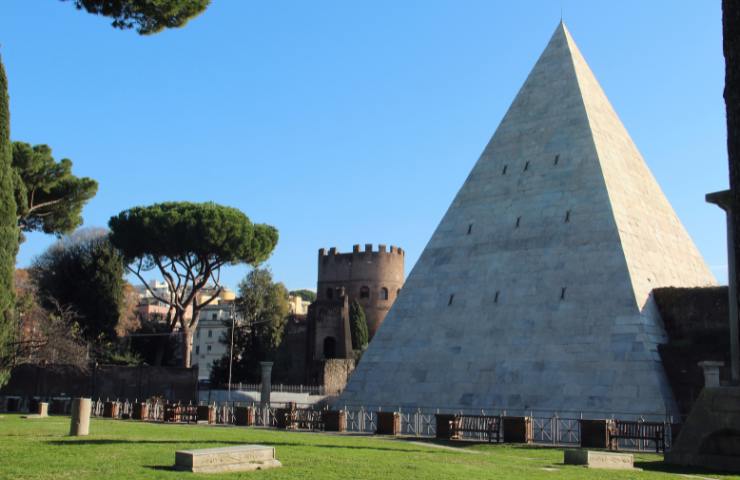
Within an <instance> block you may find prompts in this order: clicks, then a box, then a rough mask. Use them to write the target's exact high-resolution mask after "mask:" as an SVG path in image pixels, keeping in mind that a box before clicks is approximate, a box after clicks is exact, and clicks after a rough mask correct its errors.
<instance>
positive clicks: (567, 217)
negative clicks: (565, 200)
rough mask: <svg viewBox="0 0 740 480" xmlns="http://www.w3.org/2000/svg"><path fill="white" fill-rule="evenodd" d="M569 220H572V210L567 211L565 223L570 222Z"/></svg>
mask: <svg viewBox="0 0 740 480" xmlns="http://www.w3.org/2000/svg"><path fill="white" fill-rule="evenodd" d="M568 222H570V210H568V211H567V212H565V223H568Z"/></svg>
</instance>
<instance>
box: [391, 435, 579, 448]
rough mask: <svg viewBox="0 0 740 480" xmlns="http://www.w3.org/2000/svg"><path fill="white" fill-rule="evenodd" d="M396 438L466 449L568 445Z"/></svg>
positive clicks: (558, 446) (557, 446)
mask: <svg viewBox="0 0 740 480" xmlns="http://www.w3.org/2000/svg"><path fill="white" fill-rule="evenodd" d="M398 440H409V441H412V442H414V443H429V444H432V445H439V446H443V447H453V448H459V449H467V448H472V447H480V446H491V447H506V448H509V449H515V450H552V449H553V448H556V449H558V448H559V449H563V448H568V447H563V446H562V445H534V444H526V443H503V442H502V443H496V442H487V441H485V440H481V441H478V440H445V439H440V438H423V437H422V438H413V437H399V438H398Z"/></svg>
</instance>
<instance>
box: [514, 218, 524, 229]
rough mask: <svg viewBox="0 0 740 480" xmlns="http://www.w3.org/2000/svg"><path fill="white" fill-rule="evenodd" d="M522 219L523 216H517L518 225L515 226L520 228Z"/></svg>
mask: <svg viewBox="0 0 740 480" xmlns="http://www.w3.org/2000/svg"><path fill="white" fill-rule="evenodd" d="M521 221H522V217H516V226H515V227H514V228H519V224H520V223H521Z"/></svg>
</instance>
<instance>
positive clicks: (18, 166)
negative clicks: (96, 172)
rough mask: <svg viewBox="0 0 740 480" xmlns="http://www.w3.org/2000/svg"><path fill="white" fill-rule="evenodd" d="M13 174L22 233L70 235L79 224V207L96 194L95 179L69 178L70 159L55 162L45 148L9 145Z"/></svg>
mask: <svg viewBox="0 0 740 480" xmlns="http://www.w3.org/2000/svg"><path fill="white" fill-rule="evenodd" d="M13 174H14V178H13V184H14V185H13V187H14V190H15V201H16V207H17V219H18V226H19V227H20V229H21V231H22V232H32V231H41V232H44V233H51V234H55V235H62V234H65V233H70V232H72V231H73V230H74V229H75V228H77V227H78V226H80V225H81V224H82V215H81V213H82V207H83V206H84V205H85V203H87V201H88V200H90V199H91V198H92V197H94V196H95V193H96V192H97V191H98V183H97V182H96V181H95V180H92V179H90V178H87V177H82V178H78V177H75V176H74V175H72V161H71V160H69V159H67V158H64V159H62V160H60V161H59V162H56V161H55V160H54V157H52V155H51V148H49V147H48V146H47V145H35V146H33V147H32V146H31V145H29V144H27V143H23V142H13Z"/></svg>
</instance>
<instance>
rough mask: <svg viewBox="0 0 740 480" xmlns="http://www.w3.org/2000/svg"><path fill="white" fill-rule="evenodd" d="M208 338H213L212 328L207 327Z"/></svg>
mask: <svg viewBox="0 0 740 480" xmlns="http://www.w3.org/2000/svg"><path fill="white" fill-rule="evenodd" d="M208 338H213V330H211V329H210V328H209V329H208Z"/></svg>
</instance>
